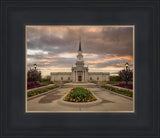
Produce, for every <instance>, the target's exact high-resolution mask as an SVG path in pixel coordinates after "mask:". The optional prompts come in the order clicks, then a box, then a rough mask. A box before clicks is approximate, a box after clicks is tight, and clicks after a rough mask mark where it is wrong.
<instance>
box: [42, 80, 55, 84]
mask: <svg viewBox="0 0 160 138" xmlns="http://www.w3.org/2000/svg"><path fill="white" fill-rule="evenodd" d="M41 84H54V82H53V81H42V82H41Z"/></svg>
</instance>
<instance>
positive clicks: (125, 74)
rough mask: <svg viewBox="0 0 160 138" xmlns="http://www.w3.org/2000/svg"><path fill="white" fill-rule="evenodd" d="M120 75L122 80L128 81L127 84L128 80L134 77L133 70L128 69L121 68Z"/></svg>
mask: <svg viewBox="0 0 160 138" xmlns="http://www.w3.org/2000/svg"><path fill="white" fill-rule="evenodd" d="M119 77H120V78H121V80H123V81H126V86H127V85H128V81H131V80H132V79H133V71H132V70H130V69H129V68H128V69H126V70H125V69H124V70H121V71H120V72H119Z"/></svg>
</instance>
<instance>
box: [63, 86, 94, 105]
mask: <svg viewBox="0 0 160 138" xmlns="http://www.w3.org/2000/svg"><path fill="white" fill-rule="evenodd" d="M63 100H64V101H68V102H76V103H77V102H92V101H95V100H97V99H96V98H95V97H94V96H93V94H92V93H91V92H90V91H89V90H88V89H86V88H83V87H76V88H72V89H71V90H70V92H69V93H68V94H67V95H66V96H65V97H64V98H63Z"/></svg>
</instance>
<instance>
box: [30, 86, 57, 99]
mask: <svg viewBox="0 0 160 138" xmlns="http://www.w3.org/2000/svg"><path fill="white" fill-rule="evenodd" d="M58 88H59V87H57V88H55V89H52V90H50V91H47V92H43V93H41V94H37V95H34V96H31V97H27V101H29V100H32V99H34V98H37V97H40V96H42V95H45V94H48V93H50V92H52V91H55V90H57V89H58Z"/></svg>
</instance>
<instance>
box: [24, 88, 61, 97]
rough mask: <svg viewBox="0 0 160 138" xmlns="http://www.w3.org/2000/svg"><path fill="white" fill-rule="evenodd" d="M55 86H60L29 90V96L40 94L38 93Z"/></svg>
mask: <svg viewBox="0 0 160 138" xmlns="http://www.w3.org/2000/svg"><path fill="white" fill-rule="evenodd" d="M55 88H58V86H51V87H47V88H42V89H38V90H34V91H29V92H27V97H31V96H34V95H38V94H41V93H44V92H47V91H50V90H53V89H55Z"/></svg>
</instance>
